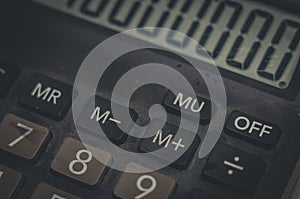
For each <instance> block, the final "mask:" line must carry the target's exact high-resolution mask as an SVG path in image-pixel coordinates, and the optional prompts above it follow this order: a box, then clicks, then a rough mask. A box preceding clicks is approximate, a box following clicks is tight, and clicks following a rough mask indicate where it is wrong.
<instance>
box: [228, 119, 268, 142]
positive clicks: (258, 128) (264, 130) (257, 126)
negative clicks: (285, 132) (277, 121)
mask: <svg viewBox="0 0 300 199" xmlns="http://www.w3.org/2000/svg"><path fill="white" fill-rule="evenodd" d="M240 121H244V122H245V124H244V125H241V123H240ZM234 126H235V128H237V129H238V130H240V131H245V130H247V132H248V133H249V134H252V133H253V132H259V134H258V136H259V137H260V138H262V137H263V136H264V135H265V134H269V135H270V134H271V130H272V129H273V127H272V126H269V125H266V124H262V123H261V122H258V121H253V122H251V121H250V120H249V119H248V118H246V117H244V116H239V117H237V118H236V119H235V121H234Z"/></svg>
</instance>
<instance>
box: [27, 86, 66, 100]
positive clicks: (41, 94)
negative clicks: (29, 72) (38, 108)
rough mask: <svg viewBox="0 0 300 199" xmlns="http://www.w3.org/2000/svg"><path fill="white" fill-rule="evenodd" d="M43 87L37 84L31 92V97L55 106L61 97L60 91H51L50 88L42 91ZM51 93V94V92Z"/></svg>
mask: <svg viewBox="0 0 300 199" xmlns="http://www.w3.org/2000/svg"><path fill="white" fill-rule="evenodd" d="M42 87H43V85H42V84H41V83H37V84H36V86H35V88H34V89H33V91H32V92H31V96H36V97H37V98H38V99H40V98H41V99H42V100H44V101H45V100H46V101H47V102H51V101H52V103H53V104H57V99H58V98H60V97H61V96H62V93H61V91H59V90H57V89H53V88H51V87H47V88H45V89H44V90H43V88H42ZM51 91H52V92H51Z"/></svg>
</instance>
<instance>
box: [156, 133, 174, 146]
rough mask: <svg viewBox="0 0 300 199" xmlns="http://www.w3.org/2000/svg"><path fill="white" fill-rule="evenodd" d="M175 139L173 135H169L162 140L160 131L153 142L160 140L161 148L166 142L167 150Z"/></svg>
mask: <svg viewBox="0 0 300 199" xmlns="http://www.w3.org/2000/svg"><path fill="white" fill-rule="evenodd" d="M172 138H173V135H172V134H169V135H168V136H167V137H165V138H164V139H163V138H162V130H158V131H157V133H156V135H155V137H154V138H153V140H152V142H153V143H155V142H156V140H157V139H158V145H159V146H161V145H162V144H164V143H165V142H166V143H165V148H167V147H168V146H169V143H170V142H171V140H172Z"/></svg>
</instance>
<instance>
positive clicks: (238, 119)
mask: <svg viewBox="0 0 300 199" xmlns="http://www.w3.org/2000/svg"><path fill="white" fill-rule="evenodd" d="M241 120H244V121H245V122H246V124H245V125H244V126H240V123H239V122H240V121H241ZM234 126H235V128H237V129H239V130H241V131H244V130H246V129H248V128H249V126H250V121H249V120H248V118H246V117H243V116H239V117H237V118H236V119H235V121H234Z"/></svg>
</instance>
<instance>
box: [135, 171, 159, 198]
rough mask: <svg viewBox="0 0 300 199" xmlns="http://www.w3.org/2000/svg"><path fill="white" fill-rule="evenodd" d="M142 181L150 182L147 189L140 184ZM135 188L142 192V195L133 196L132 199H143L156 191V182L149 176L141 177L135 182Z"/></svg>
mask: <svg viewBox="0 0 300 199" xmlns="http://www.w3.org/2000/svg"><path fill="white" fill-rule="evenodd" d="M144 180H149V181H150V182H151V185H150V187H147V188H146V187H143V185H142V183H143V181H144ZM136 187H137V188H138V190H140V191H142V193H141V194H139V195H137V196H135V197H134V199H142V198H145V197H146V196H147V195H148V194H150V193H151V192H153V191H154V190H155V189H156V187H157V181H156V179H155V178H154V177H152V176H150V175H142V176H140V177H139V178H138V180H137V181H136Z"/></svg>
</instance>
